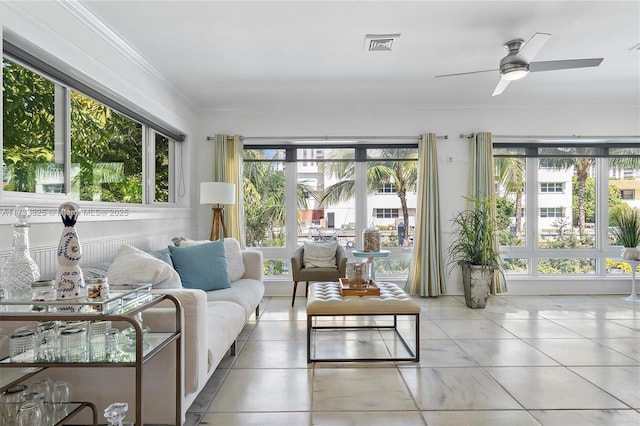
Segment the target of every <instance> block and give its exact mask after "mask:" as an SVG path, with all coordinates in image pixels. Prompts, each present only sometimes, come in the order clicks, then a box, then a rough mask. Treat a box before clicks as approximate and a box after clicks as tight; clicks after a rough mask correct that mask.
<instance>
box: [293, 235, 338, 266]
mask: <svg viewBox="0 0 640 426" xmlns="http://www.w3.org/2000/svg"><path fill="white" fill-rule="evenodd" d="M337 249H338V242H337V241H328V242H325V243H314V242H311V241H305V242H304V252H303V253H302V263H303V264H304V267H305V268H337V265H336V250H337Z"/></svg>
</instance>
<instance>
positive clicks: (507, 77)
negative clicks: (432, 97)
mask: <svg viewBox="0 0 640 426" xmlns="http://www.w3.org/2000/svg"><path fill="white" fill-rule="evenodd" d="M549 38H551V34H547V33H535V34H534V35H533V36H532V37H531V38H530V39H529V41H527V42H526V43H525V42H524V40H522V39H520V38H518V39H515V40H510V41H508V42H506V43H505V44H504V48H505V49H506V50H508V51H509V53H508V54H507V56H505V57H504V58H502V59H501V60H500V68H497V69H490V70H482V71H470V72H461V73H456V74H443V75H436V77H452V76H457V75H467V74H477V73H481V72H492V71H500V81H498V85H497V86H496V88H495V89H494V91H493V94H492V95H491V96H497V95H499V94H501V93H502V92H503V91H504V89H506V88H507V86H508V85H509V83H511V82H512V81H514V80H520V79H521V78H523V77H525V76H526V75H527V74H528V73H530V72H539V71H553V70H562V69H568V68H584V67H597V66H598V65H600V63H601V62H602V60H603V58H588V59H566V60H560V61H543V62H531V60H532V59H533V58H534V57H535V56H536V55H537V54H538V52H539V51H540V49H542V47H543V46H544V45H545V44H546V43H547V41H549Z"/></svg>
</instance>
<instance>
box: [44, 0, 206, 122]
mask: <svg viewBox="0 0 640 426" xmlns="http://www.w3.org/2000/svg"><path fill="white" fill-rule="evenodd" d="M56 2H57V3H58V4H59V5H60V6H62V7H63V8H64V9H66V10H67V11H68V12H69V13H71V14H72V15H73V16H74V17H76V19H78V20H79V21H80V22H82V23H83V24H84V25H85V26H86V27H87V28H89V29H90V30H91V31H93V32H94V33H95V34H97V35H98V36H100V38H102V39H103V40H104V41H106V42H107V43H108V44H109V45H111V46H112V47H113V48H114V49H115V50H117V51H118V52H120V53H121V54H122V55H123V56H124V57H125V58H127V59H128V60H129V61H131V62H132V63H133V64H135V65H136V66H137V67H138V68H140V69H141V70H142V71H143V72H144V73H145V74H147V75H149V76H151V77H152V78H153V79H154V80H155V81H156V82H158V83H159V84H161V85H162V86H164V87H166V88H168V89H169V91H170V92H171V93H172V94H173V95H175V96H177V97H179V98H180V99H181V100H182V101H183V102H184V103H185V104H186V105H188V106H189V107H190V108H192V109H194V110H197V109H198V108H197V106H196V105H195V103H194V102H193V101H192V100H191V99H189V98H187V97H186V96H185V95H184V94H183V93H182V92H181V91H180V90H178V88H177V87H176V86H175V85H173V83H171V82H170V81H169V80H167V78H166V77H165V76H164V75H163V74H162V73H161V72H160V71H158V69H157V68H156V67H155V66H154V65H153V64H152V63H151V62H149V61H148V60H147V59H146V58H145V57H144V56H143V55H141V54H140V52H138V51H137V50H136V49H135V48H134V47H133V46H132V45H131V44H129V42H127V41H126V40H125V39H124V38H122V37H120V36H119V35H118V34H117V33H116V32H115V31H113V30H112V29H111V28H109V26H108V25H106V24H105V23H104V22H103V21H102V20H101V19H100V18H98V17H97V16H96V15H94V14H93V12H91V11H90V10H88V9H87V8H86V7H85V6H84V5H82V4H81V2H80V1H78V0H56Z"/></svg>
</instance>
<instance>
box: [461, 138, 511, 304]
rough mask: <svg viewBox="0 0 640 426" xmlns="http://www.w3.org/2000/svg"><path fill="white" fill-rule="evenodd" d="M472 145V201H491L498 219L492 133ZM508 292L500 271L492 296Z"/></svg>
mask: <svg viewBox="0 0 640 426" xmlns="http://www.w3.org/2000/svg"><path fill="white" fill-rule="evenodd" d="M470 144H471V155H470V160H471V171H470V180H471V181H470V184H469V198H470V199H489V201H490V205H491V215H492V216H493V218H494V220H495V218H496V199H495V176H494V167H493V142H492V140H491V133H490V132H480V133H476V134H474V135H473V136H472V137H471V138H470ZM472 206H473V201H471V200H470V201H469V202H468V207H472ZM493 244H494V247H495V248H496V249H497V248H498V246H499V243H498V236H497V235H496V236H495V238H494V241H493ZM506 291H507V283H506V281H505V279H504V277H503V276H502V274H500V273H499V272H498V271H495V272H494V275H493V280H492V282H491V294H497V293H504V292H506Z"/></svg>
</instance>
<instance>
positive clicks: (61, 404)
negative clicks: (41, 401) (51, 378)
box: [51, 380, 71, 415]
mask: <svg viewBox="0 0 640 426" xmlns="http://www.w3.org/2000/svg"><path fill="white" fill-rule="evenodd" d="M70 400H71V384H70V383H69V382H67V381H66V380H56V381H55V382H53V386H52V388H51V403H52V404H53V410H54V411H55V412H56V413H62V414H63V415H64V414H66V412H67V408H68V406H69V401H70Z"/></svg>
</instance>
